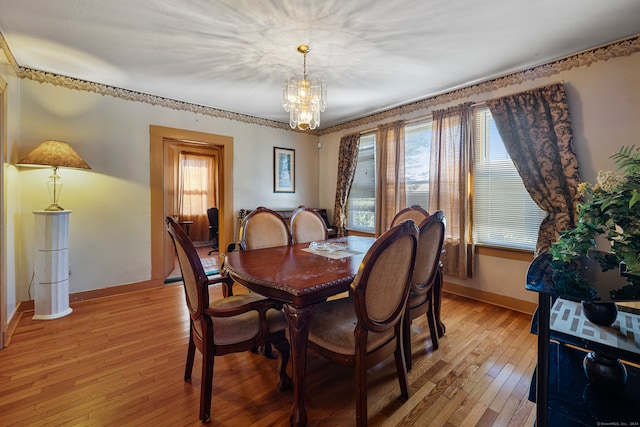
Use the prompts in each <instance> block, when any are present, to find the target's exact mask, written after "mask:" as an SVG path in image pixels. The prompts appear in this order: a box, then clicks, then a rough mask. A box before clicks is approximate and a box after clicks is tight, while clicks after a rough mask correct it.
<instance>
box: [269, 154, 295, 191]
mask: <svg viewBox="0 0 640 427" xmlns="http://www.w3.org/2000/svg"><path fill="white" fill-rule="evenodd" d="M273 192H274V193H295V192H296V150H292V149H289V148H280V147H273Z"/></svg>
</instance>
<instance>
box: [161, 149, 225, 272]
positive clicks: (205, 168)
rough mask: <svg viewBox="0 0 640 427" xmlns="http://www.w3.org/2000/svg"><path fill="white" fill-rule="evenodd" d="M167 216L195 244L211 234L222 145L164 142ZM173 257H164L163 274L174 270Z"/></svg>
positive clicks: (217, 203)
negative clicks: (183, 230)
mask: <svg viewBox="0 0 640 427" xmlns="http://www.w3.org/2000/svg"><path fill="white" fill-rule="evenodd" d="M164 165H165V171H164V177H165V178H164V216H165V217H166V216H172V217H173V218H174V219H177V220H178V222H179V223H180V224H181V225H183V227H185V231H186V232H187V235H189V237H190V238H191V240H192V241H193V242H194V244H196V245H202V244H203V243H204V241H205V240H208V238H209V237H210V236H209V234H210V233H209V220H208V218H207V209H208V208H211V207H214V208H218V209H219V206H220V199H219V197H218V195H219V194H220V188H219V183H220V174H219V170H220V148H219V147H218V146H217V145H211V144H202V143H194V142H189V141H173V140H165V141H164ZM171 248H172V246H171V244H170V247H169V248H168V250H169V251H170V253H171V254H173V255H174V256H169V257H166V258H165V266H164V269H165V271H164V274H165V278H166V276H167V275H168V274H169V273H171V272H172V271H173V270H175V253H174V252H173V251H172V250H171Z"/></svg>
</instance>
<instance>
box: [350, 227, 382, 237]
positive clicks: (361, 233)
mask: <svg viewBox="0 0 640 427" xmlns="http://www.w3.org/2000/svg"><path fill="white" fill-rule="evenodd" d="M347 234H348V235H349V236H363V237H376V234H375V233H369V232H367V231H358V230H349V229H348V228H347Z"/></svg>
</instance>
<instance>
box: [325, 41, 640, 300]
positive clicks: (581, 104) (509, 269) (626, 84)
mask: <svg viewBox="0 0 640 427" xmlns="http://www.w3.org/2000/svg"><path fill="white" fill-rule="evenodd" d="M586 63H587V64H588V63H589V62H588V61H586ZM639 71H640V53H635V54H632V55H630V56H625V57H619V58H614V59H610V60H608V61H601V62H595V63H593V64H591V65H583V66H579V67H576V68H572V69H570V70H567V71H561V72H559V73H556V74H553V75H551V76H549V77H541V78H536V79H534V80H531V81H527V82H525V83H521V84H514V85H510V86H507V87H502V88H499V89H494V90H490V91H488V92H485V93H482V94H478V95H475V96H473V97H472V98H468V99H458V100H456V101H455V102H449V103H447V104H442V105H436V106H434V107H433V108H437V109H441V108H446V107H448V106H451V105H457V104H460V103H462V102H465V101H473V102H482V101H485V100H487V99H492V98H497V97H500V96H504V95H507V94H511V93H516V92H521V91H524V90H527V89H532V88H535V87H539V86H544V85H547V84H551V83H554V82H558V81H563V82H564V84H565V88H566V90H567V96H568V100H569V108H570V114H571V119H572V127H573V131H574V136H575V139H574V147H575V150H576V153H577V156H578V161H579V162H580V173H581V176H582V179H583V180H585V181H594V180H595V177H596V175H597V172H598V170H600V169H604V170H615V167H614V164H613V162H612V161H611V160H610V159H609V156H610V155H611V154H612V153H614V152H616V151H618V149H619V148H620V147H621V146H623V145H627V146H628V145H632V144H637V143H638V137H637V135H638V134H640V121H638V117H640V72H639ZM433 108H429V109H424V110H421V111H416V112H413V113H411V114H407V115H405V116H403V118H406V119H411V118H414V117H421V116H426V115H428V114H430V112H431V111H432V109H433ZM392 120H397V117H386V118H385V119H384V120H380V121H379V122H375V123H368V124H363V125H361V126H359V127H353V128H351V129H344V130H341V131H340V132H335V133H331V134H326V135H323V136H321V137H320V142H321V144H322V150H321V155H320V182H321V183H322V187H321V188H320V204H321V205H322V206H333V205H334V197H335V185H336V176H337V165H336V160H335V159H337V155H338V148H339V144H340V138H341V137H342V136H343V135H346V134H349V133H353V132H357V131H361V130H363V129H372V128H375V126H377V125H378V124H380V123H383V122H389V121H392ZM476 257H477V258H476V272H475V277H474V278H472V279H468V280H457V279H454V278H451V277H447V278H446V279H445V280H446V281H447V282H448V283H449V290H453V291H454V292H460V293H466V294H472V295H474V296H476V297H478V298H479V299H483V298H484V297H490V298H489V299H491V300H493V301H494V302H495V301H496V298H494V297H495V296H496V295H497V296H499V297H506V298H507V299H509V298H511V299H514V300H516V301H515V302H516V303H517V302H518V301H528V302H531V303H534V302H537V294H534V293H532V292H528V291H526V290H525V287H524V284H525V275H526V270H527V267H528V264H529V261H528V260H527V261H522V260H514V259H508V258H503V257H495V256H487V255H476ZM445 289H447V286H446V285H445ZM528 306H531V304H529V305H528Z"/></svg>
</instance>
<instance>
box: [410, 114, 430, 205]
mask: <svg viewBox="0 0 640 427" xmlns="http://www.w3.org/2000/svg"><path fill="white" fill-rule="evenodd" d="M431 124H432V123H431V121H428V122H420V123H416V124H411V125H408V126H406V127H405V130H404V158H405V160H404V173H405V189H406V194H407V206H412V205H419V206H422V207H423V208H424V209H425V210H426V211H429V161H430V158H431Z"/></svg>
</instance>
